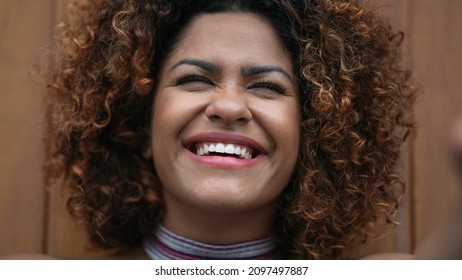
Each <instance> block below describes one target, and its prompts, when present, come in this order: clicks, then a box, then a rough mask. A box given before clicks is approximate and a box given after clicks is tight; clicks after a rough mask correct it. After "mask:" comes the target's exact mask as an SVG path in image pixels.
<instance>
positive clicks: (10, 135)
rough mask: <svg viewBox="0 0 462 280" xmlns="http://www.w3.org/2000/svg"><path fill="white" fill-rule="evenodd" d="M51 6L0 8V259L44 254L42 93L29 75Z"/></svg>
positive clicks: (29, 1)
mask: <svg viewBox="0 0 462 280" xmlns="http://www.w3.org/2000/svg"><path fill="white" fill-rule="evenodd" d="M51 5H52V1H51V0H42V1H35V0H23V1H1V2H0V33H1V34H2V39H1V40H0V119H1V121H0V135H1V140H0V141H1V142H0V143H1V145H0V149H1V151H0V153H1V156H0V184H1V185H0V213H1V216H2V219H1V220H0V228H1V230H0V254H10V253H20V252H27V253H40V252H42V250H43V243H44V236H43V222H44V215H45V212H44V198H45V189H44V186H43V183H42V178H41V165H42V161H43V145H42V135H43V123H42V120H43V118H42V116H43V113H42V112H43V108H42V102H41V99H42V96H43V92H44V89H45V87H44V85H43V84H42V83H41V81H42V82H43V79H42V80H41V81H40V77H39V76H40V75H35V74H34V75H30V71H32V72H36V71H34V70H33V65H35V64H43V63H44V62H46V56H43V55H42V50H43V48H46V47H47V44H48V42H49V38H50V35H51V24H52V10H50V7H51ZM31 68H32V69H31ZM35 70H37V69H35Z"/></svg>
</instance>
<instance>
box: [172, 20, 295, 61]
mask: <svg viewBox="0 0 462 280" xmlns="http://www.w3.org/2000/svg"><path fill="white" fill-rule="evenodd" d="M169 57H170V58H172V59H173V60H176V59H181V58H182V57H196V58H204V59H212V60H215V61H217V62H219V60H223V59H225V60H228V61H229V60H232V61H233V62H235V63H244V62H247V63H265V64H267V63H273V64H278V65H281V66H283V67H285V68H288V70H290V69H291V68H292V67H291V65H292V62H291V59H290V56H289V54H288V52H287V51H286V50H285V47H284V44H283V42H282V40H281V38H280V37H279V34H278V33H277V31H276V29H275V28H274V27H273V26H272V24H271V23H270V22H269V20H267V19H266V18H264V17H261V16H259V15H256V14H252V13H233V12H227V13H214V14H203V15H200V16H198V17H197V18H195V19H194V20H193V21H192V22H191V24H190V25H189V26H188V27H187V28H186V29H185V31H184V32H183V34H182V36H181V37H180V38H179V40H178V42H177V44H176V45H175V46H174V47H173V49H172V52H171V53H170V55H169Z"/></svg>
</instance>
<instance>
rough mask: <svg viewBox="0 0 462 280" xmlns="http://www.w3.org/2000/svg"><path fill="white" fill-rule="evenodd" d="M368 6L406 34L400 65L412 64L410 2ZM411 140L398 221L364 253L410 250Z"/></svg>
mask: <svg viewBox="0 0 462 280" xmlns="http://www.w3.org/2000/svg"><path fill="white" fill-rule="evenodd" d="M370 5H371V7H372V8H373V9H374V10H375V11H376V12H377V13H378V14H379V15H381V16H382V17H383V18H384V19H385V20H386V21H389V22H390V24H392V26H393V27H394V28H395V29H397V30H399V31H403V32H404V33H405V36H406V37H405V38H406V40H405V41H404V45H403V49H402V51H403V64H404V65H408V67H411V65H412V60H411V55H410V48H409V40H410V39H409V35H408V34H409V24H408V13H409V1H408V0H385V1H384V0H373V1H370ZM411 145H412V143H411V142H408V143H406V145H405V147H404V149H403V157H402V159H401V163H400V166H401V168H402V172H403V176H404V178H405V180H406V192H405V196H404V198H403V201H402V202H401V204H400V208H399V211H398V213H397V219H398V222H399V223H400V224H399V225H398V226H396V228H394V229H393V230H392V231H390V232H389V233H388V234H387V235H385V236H384V237H383V238H381V239H378V240H377V241H375V242H373V243H372V244H371V245H370V246H369V248H368V250H367V251H366V253H367V254H373V253H383V252H406V253H409V252H411V244H412V240H411V238H412V234H411V233H412V230H411V226H412V207H411V204H410V199H409V198H410V193H411V189H412V176H411V174H412V172H411V170H412V161H411V158H410V157H411V154H412V153H411V151H412V147H411Z"/></svg>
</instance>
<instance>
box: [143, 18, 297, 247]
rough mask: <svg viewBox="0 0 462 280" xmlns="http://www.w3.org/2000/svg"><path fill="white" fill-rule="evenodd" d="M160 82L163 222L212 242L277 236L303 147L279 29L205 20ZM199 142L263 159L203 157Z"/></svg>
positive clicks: (158, 160)
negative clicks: (278, 208) (278, 210)
mask: <svg viewBox="0 0 462 280" xmlns="http://www.w3.org/2000/svg"><path fill="white" fill-rule="evenodd" d="M185 77H186V78H185ZM158 81H159V83H158V84H157V85H156V97H155V100H154V105H153V112H154V113H153V116H152V128H151V130H152V145H151V146H152V147H151V148H152V152H153V159H154V164H155V168H156V171H157V173H158V176H159V179H160V181H161V183H162V185H163V192H164V193H163V195H164V201H165V205H166V209H165V214H164V218H163V222H162V223H163V225H164V226H165V227H166V228H168V229H169V230H171V231H173V232H175V233H177V234H180V235H183V236H185V237H189V238H192V239H194V240H197V241H201V242H206V243H213V244H224V243H234V242H241V241H245V240H251V239H256V238H261V237H266V236H269V235H271V234H272V227H273V212H274V209H275V205H276V202H277V200H278V197H279V195H280V193H281V192H282V191H283V189H284V188H285V187H286V186H287V184H288V182H289V180H290V178H291V176H292V173H293V170H294V166H295V163H296V161H297V156H298V147H299V141H300V140H299V139H300V128H299V119H300V115H299V107H300V106H299V102H298V85H297V83H296V79H295V75H294V73H293V64H292V60H291V58H290V56H289V55H288V54H287V52H286V51H285V50H284V46H283V43H282V42H281V40H280V38H279V37H278V34H277V32H276V31H275V30H274V28H273V27H272V26H271V24H270V23H269V22H268V21H267V20H266V19H264V18H262V17H260V16H258V15H254V14H246V13H218V14H206V15H201V16H199V17H197V18H196V19H194V20H193V22H192V23H191V25H190V26H189V27H188V28H187V29H186V30H185V32H184V33H183V35H182V37H181V38H180V39H179V42H178V43H177V44H176V45H175V46H174V49H173V50H172V51H171V53H170V54H169V55H168V57H167V58H166V60H165V61H164V63H163V65H162V66H161V69H160V72H159V77H158ZM230 139H231V140H230ZM197 142H200V143H202V142H204V143H205V142H226V143H230V144H241V145H243V146H250V147H253V148H255V149H256V150H258V151H259V153H258V156H257V157H256V158H254V159H251V160H248V161H246V160H241V159H236V158H230V157H223V156H219V157H200V156H197V155H195V154H194V153H193V152H191V151H190V150H194V147H195V143H197Z"/></svg>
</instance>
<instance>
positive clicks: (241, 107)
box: [205, 89, 252, 125]
mask: <svg viewBox="0 0 462 280" xmlns="http://www.w3.org/2000/svg"><path fill="white" fill-rule="evenodd" d="M205 115H206V116H207V117H208V118H209V119H210V120H212V121H214V122H222V123H223V124H225V125H230V124H233V123H236V122H237V123H241V124H245V123H248V122H249V121H250V120H251V119H252V112H251V111H250V109H249V107H248V104H247V101H246V97H245V93H244V92H242V91H240V90H238V89H222V90H220V91H218V92H217V93H215V94H214V95H213V97H212V99H211V101H210V103H209V105H208V106H207V108H206V110H205Z"/></svg>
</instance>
